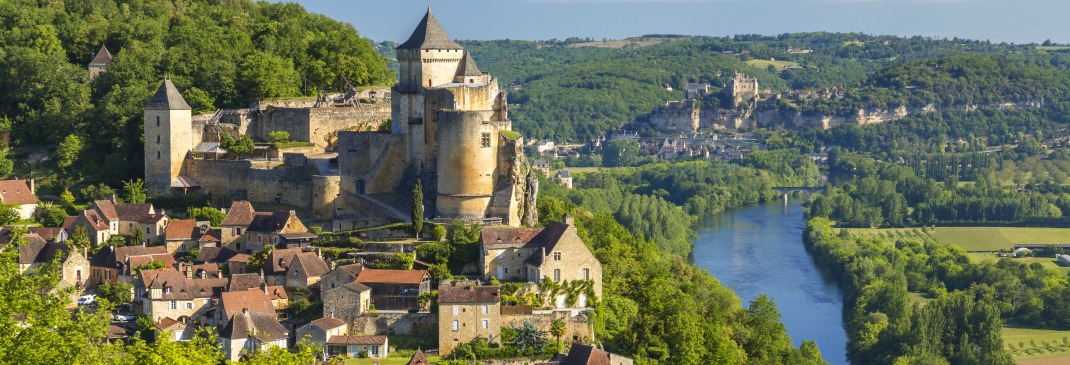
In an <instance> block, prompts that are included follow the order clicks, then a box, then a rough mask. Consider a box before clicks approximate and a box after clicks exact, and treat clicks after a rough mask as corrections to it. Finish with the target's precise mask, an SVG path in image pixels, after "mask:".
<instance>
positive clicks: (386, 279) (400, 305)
mask: <svg viewBox="0 0 1070 365" xmlns="http://www.w3.org/2000/svg"><path fill="white" fill-rule="evenodd" d="M357 282H358V283H361V284H364V285H366V286H367V287H369V288H371V298H372V304H373V305H375V309H379V310H409V309H417V308H420V304H419V303H418V302H417V300H416V299H417V297H419V296H420V294H423V293H426V292H429V291H431V275H428V274H427V271H426V270H379V269H364V270H361V272H360V275H357Z"/></svg>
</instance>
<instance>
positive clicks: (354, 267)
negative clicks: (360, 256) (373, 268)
mask: <svg viewBox="0 0 1070 365" xmlns="http://www.w3.org/2000/svg"><path fill="white" fill-rule="evenodd" d="M363 270H364V265H363V264H348V265H342V266H337V267H335V268H334V270H331V271H332V272H333V271H341V272H345V273H346V274H349V276H352V277H353V279H354V280H356V278H357V275H360V272H361V271H363Z"/></svg>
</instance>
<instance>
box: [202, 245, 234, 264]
mask: <svg viewBox="0 0 1070 365" xmlns="http://www.w3.org/2000/svg"><path fill="white" fill-rule="evenodd" d="M237 254H238V253H237V252H234V250H231V249H229V248H226V247H204V248H201V252H200V253H199V254H197V259H195V260H194V261H196V262H214V263H217V264H222V263H224V262H227V261H228V260H230V259H231V258H232V257H234V255H237Z"/></svg>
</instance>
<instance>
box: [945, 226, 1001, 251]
mask: <svg viewBox="0 0 1070 365" xmlns="http://www.w3.org/2000/svg"><path fill="white" fill-rule="evenodd" d="M999 230H1000V229H999V228H996V227H937V228H936V229H932V230H929V234H930V235H931V236H932V237H933V238H934V239H936V241H937V242H940V243H945V244H949V245H955V246H959V247H962V249H964V250H966V251H998V250H1009V249H1011V248H1013V247H1014V243H1013V242H1011V241H1010V240H1009V239H1007V238H1006V237H1004V236H1003V234H1001V233H1000V231H999Z"/></svg>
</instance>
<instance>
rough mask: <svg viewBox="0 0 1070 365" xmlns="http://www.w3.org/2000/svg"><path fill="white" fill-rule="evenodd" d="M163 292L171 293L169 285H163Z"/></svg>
mask: <svg viewBox="0 0 1070 365" xmlns="http://www.w3.org/2000/svg"><path fill="white" fill-rule="evenodd" d="M163 292H164V294H171V287H169V286H165V287H164V288H163Z"/></svg>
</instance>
